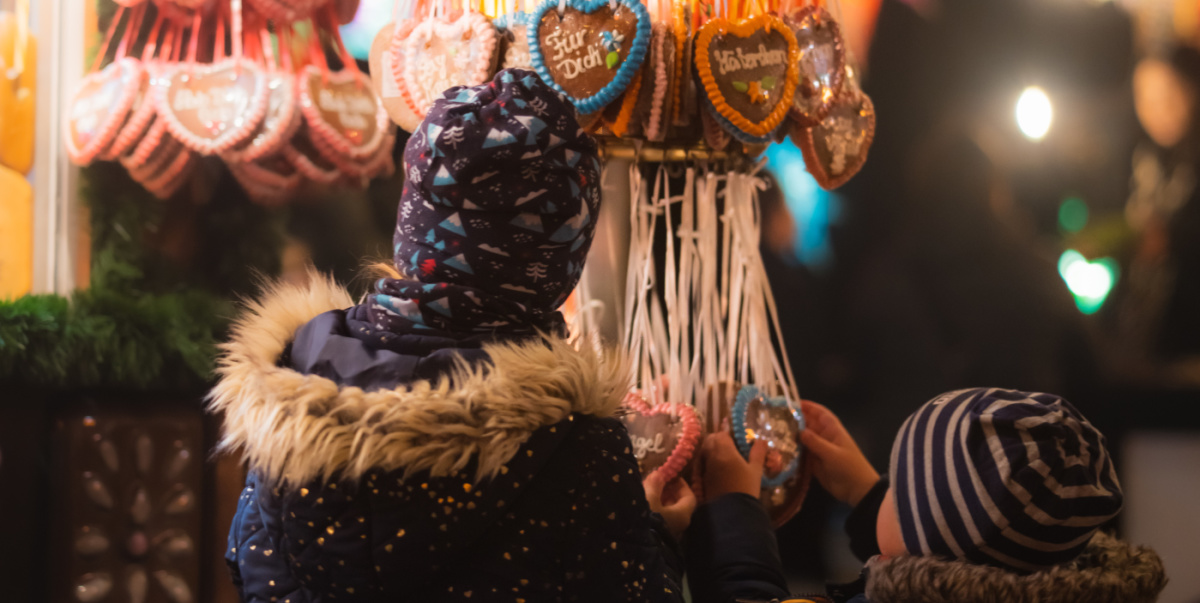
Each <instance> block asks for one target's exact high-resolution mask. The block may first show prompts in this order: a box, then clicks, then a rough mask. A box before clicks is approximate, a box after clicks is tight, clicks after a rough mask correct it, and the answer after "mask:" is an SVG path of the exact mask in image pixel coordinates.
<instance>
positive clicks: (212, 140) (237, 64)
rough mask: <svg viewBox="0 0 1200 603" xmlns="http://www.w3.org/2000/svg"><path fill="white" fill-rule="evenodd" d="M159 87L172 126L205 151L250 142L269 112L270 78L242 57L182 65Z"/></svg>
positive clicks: (181, 137)
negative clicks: (268, 80)
mask: <svg viewBox="0 0 1200 603" xmlns="http://www.w3.org/2000/svg"><path fill="white" fill-rule="evenodd" d="M156 91H157V93H158V98H157V102H158V113H159V116H160V118H161V119H164V120H166V124H167V129H169V130H170V131H171V134H172V135H173V136H174V137H175V138H177V139H178V140H179V141H180V142H182V143H183V144H184V145H185V146H187V147H188V148H190V149H192V150H193V151H196V152H197V153H200V154H202V155H216V154H219V153H221V152H223V151H226V150H228V149H230V148H233V147H234V146H236V145H239V144H242V143H244V142H246V141H247V140H249V138H250V136H251V135H253V134H254V132H255V130H257V129H258V126H259V125H260V124H261V123H262V120H263V118H264V117H265V116H266V113H267V97H268V92H269V90H268V88H267V76H266V74H265V73H263V70H262V69H261V68H259V66H258V65H256V64H255V63H253V62H251V61H248V60H245V59H240V58H230V59H225V60H223V61H220V62H218V63H213V64H209V65H201V64H196V63H189V64H185V65H181V66H179V67H177V68H175V69H174V70H172V71H169V72H167V73H166V74H164V75H163V77H162V78H161V80H160V85H159V86H157V87H156Z"/></svg>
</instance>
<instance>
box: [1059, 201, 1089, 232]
mask: <svg viewBox="0 0 1200 603" xmlns="http://www.w3.org/2000/svg"><path fill="white" fill-rule="evenodd" d="M1087 221H1088V206H1087V203H1084V202H1083V199H1080V198H1079V197H1068V198H1066V199H1064V200H1063V202H1062V204H1061V205H1059V206H1058V226H1059V228H1062V229H1063V232H1068V233H1076V232H1079V231H1081V230H1083V227H1084V226H1087Z"/></svg>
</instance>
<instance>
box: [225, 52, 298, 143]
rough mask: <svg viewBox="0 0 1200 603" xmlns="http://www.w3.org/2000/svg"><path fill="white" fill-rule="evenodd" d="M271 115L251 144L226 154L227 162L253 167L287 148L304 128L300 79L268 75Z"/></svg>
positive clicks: (282, 73)
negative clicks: (298, 87)
mask: <svg viewBox="0 0 1200 603" xmlns="http://www.w3.org/2000/svg"><path fill="white" fill-rule="evenodd" d="M267 90H268V93H267V114H266V116H265V117H264V118H263V121H262V123H261V124H260V125H259V126H258V130H257V131H255V133H254V135H253V136H251V138H250V140H249V141H247V142H245V143H243V144H241V145H239V146H236V147H234V148H232V149H229V150H228V151H226V152H225V154H224V158H225V160H226V162H234V163H238V162H241V163H249V162H252V161H256V160H258V159H259V158H261V157H266V156H267V155H272V154H274V153H276V152H277V151H279V150H280V149H282V148H283V145H285V144H287V142H288V140H290V139H291V138H292V135H294V134H295V133H296V129H297V128H299V127H300V121H301V120H300V110H299V108H298V107H297V102H296V78H295V77H293V76H292V75H291V74H290V73H284V72H281V71H273V72H270V73H268V74H267Z"/></svg>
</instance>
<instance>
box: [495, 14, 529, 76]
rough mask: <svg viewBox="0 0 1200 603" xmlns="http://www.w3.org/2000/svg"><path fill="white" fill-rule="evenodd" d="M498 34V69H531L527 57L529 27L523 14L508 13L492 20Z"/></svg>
mask: <svg viewBox="0 0 1200 603" xmlns="http://www.w3.org/2000/svg"><path fill="white" fill-rule="evenodd" d="M492 24H493V25H495V26H496V30H497V31H499V32H500V68H501V69H512V68H515V69H533V60H532V59H531V58H530V56H529V25H528V20H527V15H526V14H525V13H509V14H507V15H500V16H499V17H496V18H495V19H493V20H492Z"/></svg>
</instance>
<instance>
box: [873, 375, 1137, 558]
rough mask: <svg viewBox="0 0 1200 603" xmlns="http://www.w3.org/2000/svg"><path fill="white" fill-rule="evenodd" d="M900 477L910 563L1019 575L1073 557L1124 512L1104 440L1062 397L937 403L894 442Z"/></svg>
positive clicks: (969, 397)
mask: <svg viewBox="0 0 1200 603" xmlns="http://www.w3.org/2000/svg"><path fill="white" fill-rule="evenodd" d="M890 476H891V484H892V489H893V496H894V497H895V501H896V509H897V511H898V512H899V516H900V528H901V534H902V536H903V538H904V545H905V548H906V549H908V551H909V552H910V553H912V554H914V555H933V556H940V557H947V558H951V559H959V560H963V561H968V562H971V563H976V564H984V565H993V566H999V567H1002V568H1006V569H1010V570H1014V571H1018V572H1028V571H1037V570H1041V569H1045V568H1047V567H1050V566H1053V565H1056V564H1059V563H1063V562H1066V561H1070V560H1071V559H1074V558H1075V557H1076V556H1077V555H1078V554H1079V553H1080V551H1082V550H1083V548H1084V547H1085V546H1087V543H1088V541H1089V540H1090V539H1091V537H1092V535H1093V534H1094V533H1095V531H1096V530H1097V529H1098V528H1099V526H1100V525H1101V524H1103V523H1105V522H1106V521H1108V520H1109V519H1111V518H1112V517H1114V516H1115V515H1116V514H1117V513H1118V512H1119V511H1120V510H1121V501H1122V494H1121V484H1120V482H1119V481H1118V480H1117V474H1116V470H1115V469H1114V468H1113V464H1112V459H1111V458H1110V457H1109V454H1108V450H1107V449H1106V448H1105V440H1104V436H1103V435H1102V434H1101V433H1100V432H1099V431H1097V430H1096V428H1095V427H1093V426H1092V424H1091V423H1089V422H1088V421H1087V419H1085V418H1084V417H1083V415H1081V414H1080V413H1079V411H1078V410H1076V409H1075V407H1074V406H1072V405H1071V404H1070V403H1069V402H1067V401H1066V400H1064V399H1062V398H1060V397H1058V396H1055V395H1052V394H1040V393H1027V392H1019V391H1014V390H1006V389H967V390H960V391H954V392H950V393H947V394H943V395H941V396H938V397H937V398H934V399H933V400H930V401H929V402H927V403H926V404H925V405H924V406H922V407H921V408H920V409H919V410H917V411H916V412H915V413H913V414H912V416H910V417H909V418H908V420H907V421H905V423H904V426H903V427H901V428H900V432H899V433H898V434H897V435H896V441H895V444H894V445H893V446H892V459H891V467H890Z"/></svg>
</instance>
